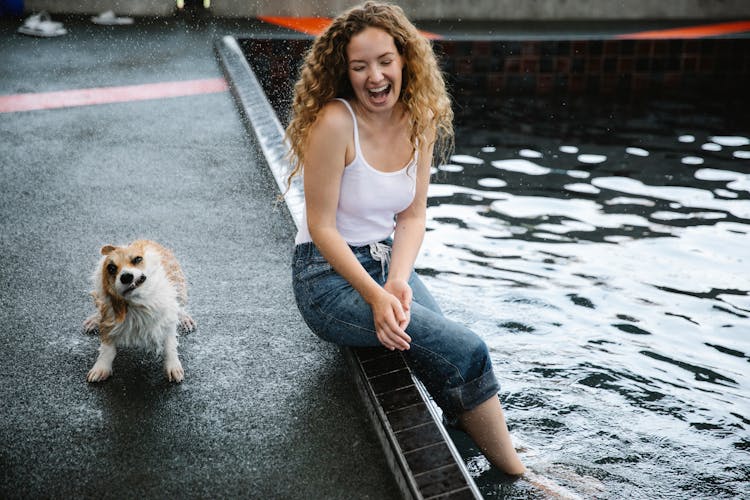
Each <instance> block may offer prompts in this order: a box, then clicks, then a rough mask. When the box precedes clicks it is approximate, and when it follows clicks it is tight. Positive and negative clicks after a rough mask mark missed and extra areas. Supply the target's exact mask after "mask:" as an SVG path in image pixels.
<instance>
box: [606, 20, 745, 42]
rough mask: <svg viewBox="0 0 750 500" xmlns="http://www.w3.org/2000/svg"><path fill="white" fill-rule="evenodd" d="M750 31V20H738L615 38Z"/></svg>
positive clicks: (692, 36) (694, 35) (668, 36)
mask: <svg viewBox="0 0 750 500" xmlns="http://www.w3.org/2000/svg"><path fill="white" fill-rule="evenodd" d="M744 31H750V21H737V22H731V23H718V24H706V25H702V26H688V27H685V28H675V29H669V30H657V31H641V32H639V33H629V34H625V35H618V36H616V37H615V38H620V39H626V40H638V39H651V40H653V39H664V38H705V37H709V36H718V35H728V34H731V33H742V32H744Z"/></svg>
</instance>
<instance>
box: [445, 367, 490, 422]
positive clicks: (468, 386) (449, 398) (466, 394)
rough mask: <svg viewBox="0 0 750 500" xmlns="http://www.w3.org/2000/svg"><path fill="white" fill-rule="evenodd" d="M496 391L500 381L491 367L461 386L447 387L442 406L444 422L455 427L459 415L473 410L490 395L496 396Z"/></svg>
mask: <svg viewBox="0 0 750 500" xmlns="http://www.w3.org/2000/svg"><path fill="white" fill-rule="evenodd" d="M498 392H500V383H499V382H498V381H497V378H496V377H495V373H494V372H493V371H492V369H489V370H487V371H486V372H484V373H483V374H482V375H480V376H479V377H477V378H475V379H474V380H470V381H469V382H466V383H465V384H463V385H461V386H458V387H453V388H451V389H448V390H447V391H446V404H445V408H443V415H444V418H445V420H446V422H447V423H448V424H449V425H451V426H453V427H455V426H456V425H457V424H458V417H459V416H461V415H462V414H463V413H465V412H467V411H469V410H473V409H474V408H476V407H477V406H479V405H480V404H482V403H484V402H485V401H487V400H488V399H490V398H491V397H497V393H498Z"/></svg>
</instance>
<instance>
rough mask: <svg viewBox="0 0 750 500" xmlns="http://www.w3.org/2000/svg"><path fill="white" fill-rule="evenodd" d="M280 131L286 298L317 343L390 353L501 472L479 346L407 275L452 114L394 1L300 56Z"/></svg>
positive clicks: (434, 69) (510, 461) (434, 68)
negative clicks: (292, 241) (297, 219)
mask: <svg viewBox="0 0 750 500" xmlns="http://www.w3.org/2000/svg"><path fill="white" fill-rule="evenodd" d="M293 113H294V114H293V117H292V120H291V122H290V124H289V127H288V128H287V131H286V132H287V139H288V140H289V143H290V145H291V158H292V163H293V166H294V170H293V172H292V174H291V175H290V181H291V178H292V177H293V176H295V175H298V174H302V172H303V168H304V190H305V214H304V218H303V224H302V225H301V227H300V230H299V233H298V234H297V238H296V247H295V253H294V262H293V276H294V292H295V296H296V300H297V305H298V307H299V309H300V312H301V313H302V316H303V317H304V319H305V321H306V322H307V324H308V325H309V326H310V329H311V330H312V331H313V332H314V333H315V334H316V335H318V336H319V337H321V338H323V339H325V340H327V341H330V342H333V343H336V344H338V345H346V346H377V345H383V346H385V347H386V348H388V349H391V350H400V351H403V352H404V356H405V358H406V360H407V362H408V363H409V365H410V366H411V368H412V369H413V370H414V372H415V373H416V375H417V377H419V379H420V380H421V381H422V382H423V383H424V385H425V386H426V387H427V389H428V390H429V392H430V394H431V395H432V397H433V398H434V399H435V401H436V402H437V403H438V404H439V405H440V407H441V409H442V410H443V412H444V414H445V416H446V418H447V419H448V420H449V421H450V422H451V423H453V424H454V425H458V426H460V427H461V428H463V429H464V430H466V432H467V433H468V434H469V435H470V436H471V437H472V438H473V439H474V441H475V442H476V443H477V444H478V445H479V447H480V448H481V449H482V450H483V451H484V453H485V455H486V456H487V458H488V459H489V460H490V461H491V462H492V463H493V464H494V465H495V466H497V467H498V468H499V469H500V470H502V471H503V472H505V473H507V474H510V475H520V474H523V473H524V471H525V468H524V466H523V464H522V463H521V461H520V460H519V458H518V455H517V454H516V451H515V449H514V448H513V445H512V442H511V438H510V435H509V433H508V429H507V426H506V423H505V417H504V415H503V411H502V408H501V406H500V401H499V399H498V397H497V392H498V390H499V385H498V382H497V380H496V379H495V375H494V373H493V371H492V364H491V361H490V356H489V352H488V350H487V346H486V345H485V343H484V342H483V341H482V340H481V339H480V338H479V337H478V336H477V335H476V334H475V333H474V332H472V331H470V330H469V329H467V328H465V327H464V326H462V325H459V324H457V323H455V322H453V321H451V320H449V319H447V318H446V317H445V316H443V314H442V312H441V311H440V308H439V307H438V305H437V304H436V303H435V300H434V299H433V298H432V296H431V295H430V294H429V292H428V291H427V289H426V288H425V286H424V284H423V283H422V282H421V281H420V279H419V278H418V277H417V275H416V274H415V273H414V270H413V268H414V261H415V259H416V257H417V254H418V252H419V248H420V246H421V244H422V239H423V237H424V232H425V216H426V211H427V188H428V185H429V179H430V166H431V163H432V160H433V155H435V156H437V158H438V160H440V161H444V160H445V159H446V156H447V155H448V153H449V150H450V148H451V146H452V143H453V126H452V119H453V112H452V111H451V108H450V101H449V99H448V96H447V93H446V90H445V83H444V81H443V78H442V75H441V73H440V71H439V69H438V65H437V62H436V60H435V56H434V54H433V51H432V47H431V46H430V44H429V42H428V41H427V40H426V39H425V38H424V37H423V36H422V35H421V34H420V33H419V32H418V31H417V30H416V28H415V27H414V26H413V25H412V24H411V22H409V20H408V19H407V18H406V16H405V15H404V13H403V11H402V10H401V8H399V7H396V6H393V5H389V4H382V3H376V2H367V3H365V4H364V5H362V6H359V7H355V8H352V9H350V10H348V11H347V12H345V13H343V14H342V15H340V16H339V17H337V18H336V19H335V20H334V21H333V23H332V24H331V25H330V27H329V28H328V29H327V30H326V31H325V32H324V33H323V34H322V35H320V36H319V37H318V38H317V39H316V40H315V42H314V43H313V46H312V48H311V49H310V51H309V52H308V54H307V56H306V58H305V61H304V64H303V67H302V72H301V76H300V79H299V81H298V82H297V84H296V86H295V95H294V103H293Z"/></svg>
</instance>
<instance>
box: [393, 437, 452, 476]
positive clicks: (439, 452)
mask: <svg viewBox="0 0 750 500" xmlns="http://www.w3.org/2000/svg"><path fill="white" fill-rule="evenodd" d="M404 457H405V458H406V463H408V464H409V468H410V469H411V471H412V473H413V474H415V475H416V474H422V473H424V472H428V471H431V470H432V469H437V468H438V467H443V466H445V465H450V464H453V463H455V459H454V458H453V455H452V454H451V452H450V450H449V449H448V445H446V444H445V443H438V444H434V445H432V446H428V447H427V448H421V449H419V450H416V451H412V452H409V453H405V454H404Z"/></svg>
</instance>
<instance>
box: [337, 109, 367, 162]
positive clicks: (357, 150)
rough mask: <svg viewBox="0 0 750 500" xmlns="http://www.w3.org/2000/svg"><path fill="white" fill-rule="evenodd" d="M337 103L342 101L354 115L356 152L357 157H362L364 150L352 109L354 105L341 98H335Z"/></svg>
mask: <svg viewBox="0 0 750 500" xmlns="http://www.w3.org/2000/svg"><path fill="white" fill-rule="evenodd" d="M335 99H336V100H337V101H341V102H343V103H344V105H345V106H346V109H348V110H349V113H350V114H351V115H352V120H353V121H354V152H355V154H356V155H357V157H360V158H361V157H362V150H361V149H360V147H359V127H357V115H355V114H354V110H353V109H352V105H351V104H349V102H348V101H347V100H346V99H342V98H341V97H336V98H335Z"/></svg>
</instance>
